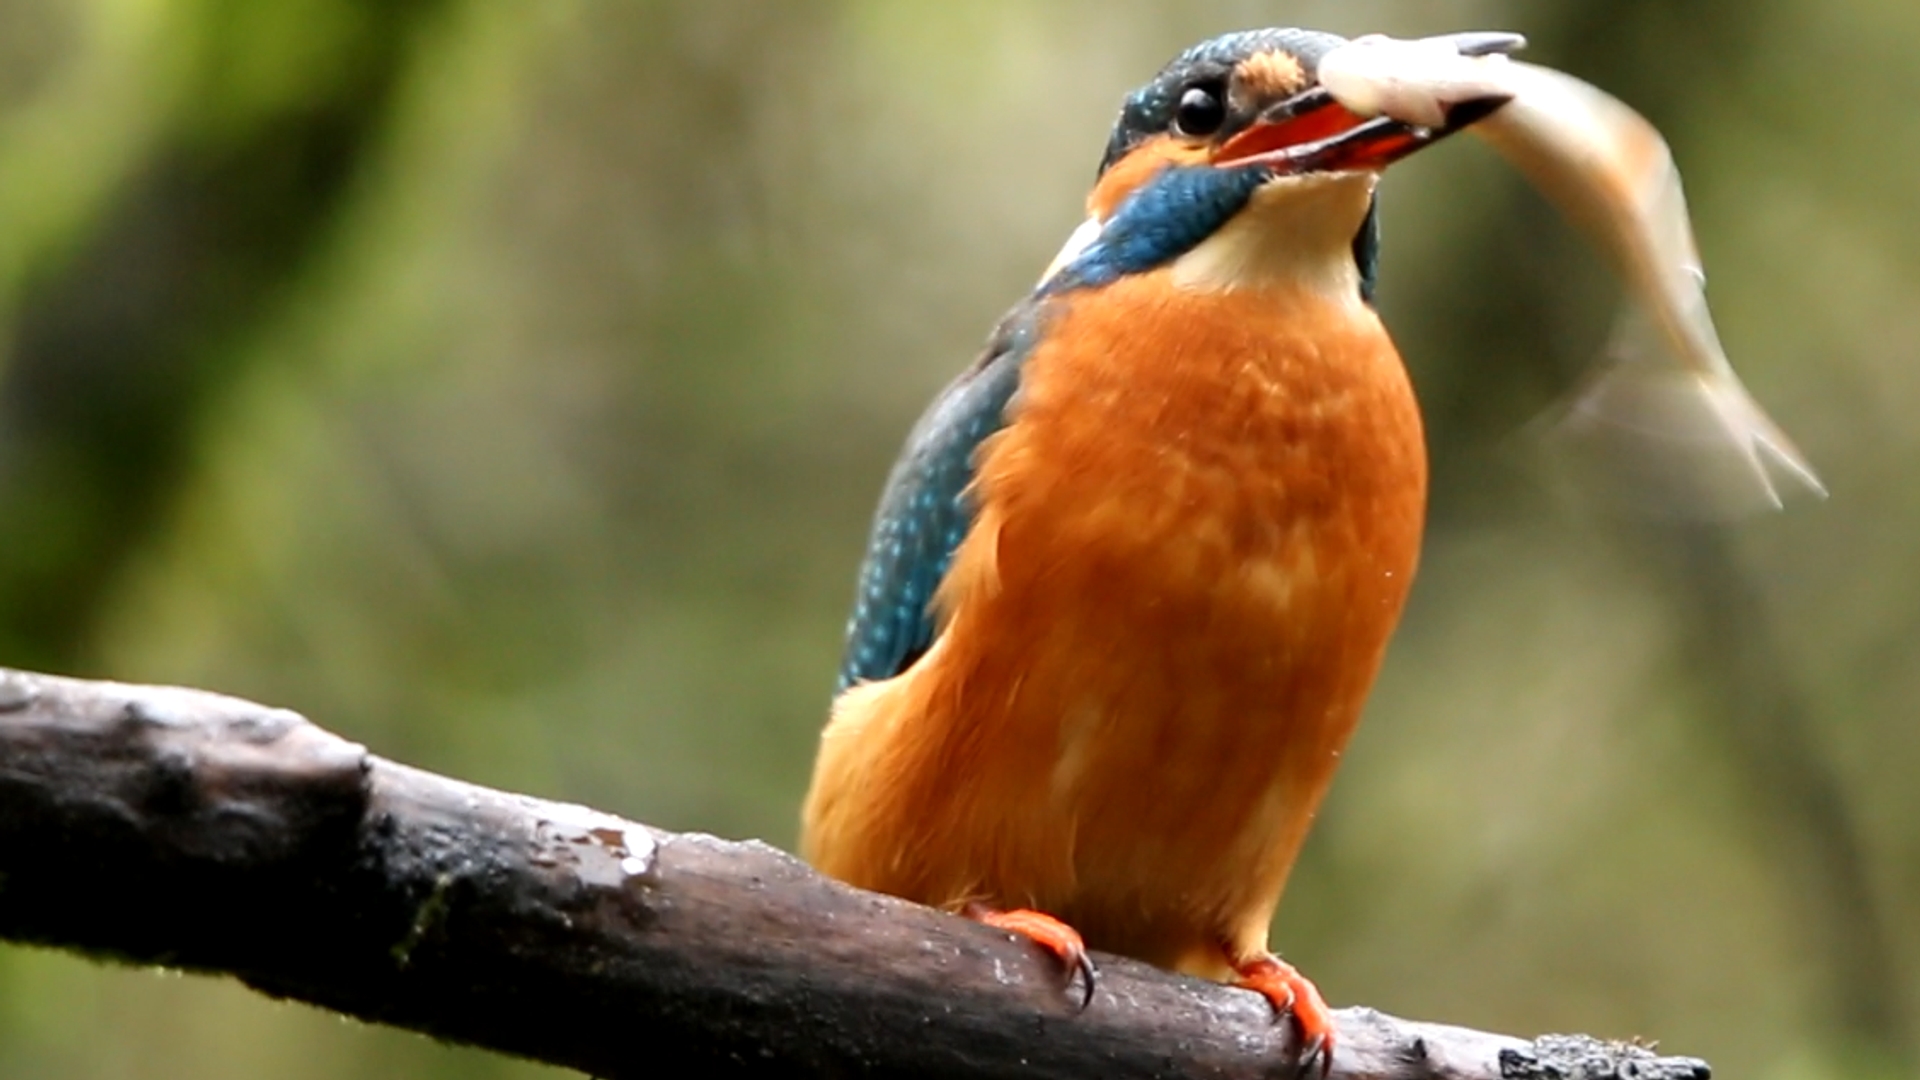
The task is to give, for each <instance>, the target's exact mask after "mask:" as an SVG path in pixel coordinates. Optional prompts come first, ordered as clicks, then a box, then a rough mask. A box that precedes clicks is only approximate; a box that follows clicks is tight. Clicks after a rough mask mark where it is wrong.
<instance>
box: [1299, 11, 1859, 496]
mask: <svg viewBox="0 0 1920 1080" xmlns="http://www.w3.org/2000/svg"><path fill="white" fill-rule="evenodd" d="M1514 37H1515V36H1514V35H1498V34H1491V33H1487V34H1479V35H1476V34H1449V35H1445V36H1442V37H1435V38H1417V39H1410V40H1409V39H1399V38H1391V37H1387V36H1385V35H1380V34H1369V35H1366V36H1362V37H1357V38H1354V39H1353V40H1352V41H1350V42H1348V43H1346V44H1344V45H1341V46H1339V47H1337V48H1335V49H1333V50H1332V51H1330V52H1329V53H1328V54H1327V55H1326V56H1324V57H1322V58H1321V61H1320V67H1319V72H1318V75H1319V81H1320V85H1321V87H1322V88H1323V89H1325V90H1326V91H1327V92H1328V93H1329V94H1330V95H1331V96H1332V97H1333V98H1334V100H1335V101H1337V102H1339V103H1340V104H1341V105H1342V106H1343V107H1345V108H1346V109H1347V110H1348V111H1350V112H1353V113H1356V114H1358V115H1361V116H1379V115H1386V116H1389V117H1391V118H1392V119H1395V120H1399V121H1402V122H1404V123H1410V124H1418V125H1423V126H1428V127H1438V126H1440V125H1441V124H1443V123H1444V122H1445V119H1446V116H1447V111H1448V110H1449V109H1450V108H1451V107H1452V106H1453V105H1455V104H1458V103H1461V102H1467V101H1474V100H1484V99H1486V98H1487V97H1489V96H1494V95H1504V96H1506V97H1507V98H1508V100H1507V102H1506V104H1504V105H1501V106H1500V107H1498V108H1496V109H1494V110H1493V111H1491V112H1490V113H1488V114H1487V115H1486V116H1485V117H1484V118H1483V119H1481V120H1479V121H1478V122H1476V123H1474V124H1473V125H1472V126H1471V127H1470V128H1469V129H1468V130H1470V131H1472V132H1473V133H1474V134H1476V135H1477V136H1479V138H1480V139H1481V140H1482V141H1483V142H1485V143H1487V144H1488V145H1489V146H1491V147H1492V148H1493V149H1494V150H1495V151H1496V152H1498V153H1499V154H1500V156H1501V157H1503V158H1504V159H1506V161H1507V162H1508V163H1509V164H1510V165H1512V166H1513V167H1514V168H1516V169H1517V170H1518V171H1519V172H1520V173H1521V174H1522V175H1523V176H1525V177H1526V178H1527V180H1528V181H1529V182H1530V183H1531V184H1532V185H1533V186H1534V187H1535V188H1536V189H1538V190H1539V191H1540V192H1541V193H1542V194H1543V195H1545V196H1546V197H1547V198H1548V199H1549V201H1551V202H1552V203H1554V204H1555V205H1556V206H1557V207H1558V208H1559V210H1560V212H1561V213H1562V215H1564V216H1565V217H1566V218H1567V219H1568V220H1569V221H1570V222H1571V223H1572V224H1574V225H1575V226H1576V227H1577V228H1578V229H1579V230H1580V231H1581V232H1583V233H1584V234H1586V235H1587V236H1588V237H1589V239H1590V240H1591V241H1592V242H1593V243H1594V244H1595V245H1596V246H1597V247H1598V248H1599V249H1600V250H1601V252H1602V253H1603V254H1604V256H1605V258H1606V261H1607V262H1608V263H1609V264H1610V265H1611V267H1612V269H1613V271H1614V272H1615V274H1616V275H1617V276H1618V277H1619V278H1620V280H1621V282H1622V284H1623V286H1624V291H1625V293H1626V299H1625V301H1624V302H1623V304H1622V308H1621V312H1620V315H1619V317H1618V318H1617V319H1616V322H1615V326H1614V330H1613V334H1612V337H1611V338H1610V340H1609V342H1608V344H1607V347H1606V349H1605V352H1604V354H1603V359H1602V362H1601V363H1600V364H1599V365H1597V366H1596V368H1595V369H1594V370H1593V371H1591V372H1590V373H1589V374H1588V376H1587V377H1586V378H1584V379H1583V380H1582V381H1581V384H1580V385H1579V386H1578V388H1577V389H1576V390H1575V391H1574V392H1573V393H1572V394H1571V395H1569V397H1568V399H1567V400H1566V401H1564V402H1563V403H1562V404H1561V406H1560V407H1559V408H1557V409H1556V410H1554V412H1553V413H1552V414H1551V416H1550V418H1549V420H1548V423H1547V425H1546V427H1547V429H1548V430H1550V431H1551V432H1552V433H1553V434H1554V435H1555V436H1556V437H1558V438H1560V439H1562V440H1564V441H1565V442H1566V443H1568V444H1570V445H1571V447H1572V448H1573V449H1575V450H1576V451H1578V452H1581V453H1587V452H1598V453H1599V454H1600V455H1602V456H1601V458H1600V460H1602V461H1604V462H1606V463H1608V464H1609V465H1610V466H1611V467H1613V468H1614V469H1615V470H1616V471H1618V472H1620V473H1622V474H1623V475H1624V477H1625V479H1626V480H1627V481H1628V482H1627V483H1625V484H1621V485H1615V486H1616V487H1619V488H1621V489H1623V490H1626V491H1629V492H1630V493H1631V496H1630V497H1631V499H1632V501H1633V503H1634V504H1635V505H1636V506H1638V507H1639V508H1641V509H1645V510H1649V511H1652V512H1654V513H1657V514H1661V515H1673V516H1684V517H1708V518H1720V517H1727V516H1737V515H1740V514H1744V513H1748V512H1751V511H1753V510H1756V509H1765V508H1772V509H1779V508H1781V507H1782V506H1783V505H1784V504H1785V501H1786V497H1787V496H1788V495H1790V494H1792V493H1794V492H1806V493H1809V494H1811V495H1812V496H1814V497H1818V498H1824V497H1825V496H1826V493H1827V492H1826V487H1825V486H1824V485H1823V484H1822V483H1821V482H1820V478H1819V476H1818V475H1817V474H1816V473H1815V472H1814V469H1813V467H1812V465H1811V464H1809V463H1808V461H1807V459H1806V458H1805V457H1804V456H1803V455H1802V454H1801V453H1800V451H1799V450H1798V449H1797V448H1795V446H1794V445H1793V443H1792V441H1791V440H1789V439H1788V438H1787V436H1786V434H1785V433H1784V432H1783V431H1781V430H1780V427H1779V426H1778V425H1777V424H1775V423H1774V421H1773V420H1772V418H1771V417H1769V416H1768V415H1767V413H1766V410H1765V409H1764V408H1762V407H1761V405H1760V403H1759V402H1758V401H1756V400H1755V399H1754V398H1753V396H1752V395H1751V394H1750V393H1749V392H1748V391H1747V389H1746V387H1745V385H1744V384H1742V383H1741V381H1740V377H1739V375H1738V374H1736V373H1735V371H1734V368H1733V364H1732V362H1731V361H1729V360H1728V358H1727V354H1726V350H1725V349H1724V347H1723V346H1722V345H1721V343H1720V336H1719V334H1718V332H1717V331H1716V330H1715V328H1714V324H1713V316H1712V314H1711V313H1710V312H1709V310H1708V307H1707V295H1706V271H1705V268H1704V266H1703V264H1702V260H1701V257H1700V249H1699V245H1698V243H1697V242H1696V241H1695V239H1694V233H1693V225H1692V221H1691V219H1690V217H1689V216H1688V213H1687V201H1686V195H1685V193H1684V192H1683V190H1682V188H1681V182H1680V170H1679V168H1678V167H1677V166H1676V165H1675V163H1674V157H1673V151H1672V149H1671V147H1669V146H1668V145H1667V141H1666V139H1665V138H1663V137H1662V136H1661V134H1660V132H1659V130H1658V129H1657V128H1656V127H1655V126H1654V125H1653V123H1652V122H1651V121H1649V120H1647V118H1646V117H1644V116H1642V115H1640V114H1639V113H1638V112H1636V111H1634V109H1633V108H1632V107H1631V106H1629V105H1627V104H1626V103H1625V102H1623V101H1621V100H1620V99H1619V98H1616V97H1614V96H1613V95H1611V94H1609V93H1607V92H1606V91H1604V90H1602V89H1600V88H1599V87H1597V86H1594V85H1593V84H1591V83H1588V82H1585V81H1583V80H1581V79H1578V78H1576V77H1574V76H1572V75H1569V74H1566V73H1565V72H1562V71H1556V70H1554V69H1552V68H1549V67H1543V66H1540V65H1537V64H1529V63H1524V62H1521V61H1518V60H1513V59H1511V58H1509V57H1507V56H1506V55H1504V51H1505V50H1504V49H1502V50H1500V51H1489V50H1484V49H1474V48H1471V47H1469V46H1468V45H1466V44H1463V43H1471V42H1473V41H1475V40H1479V39H1488V40H1492V39H1503V40H1508V41H1510V40H1512V39H1513V38H1514ZM1470 54H1471V55H1470Z"/></svg>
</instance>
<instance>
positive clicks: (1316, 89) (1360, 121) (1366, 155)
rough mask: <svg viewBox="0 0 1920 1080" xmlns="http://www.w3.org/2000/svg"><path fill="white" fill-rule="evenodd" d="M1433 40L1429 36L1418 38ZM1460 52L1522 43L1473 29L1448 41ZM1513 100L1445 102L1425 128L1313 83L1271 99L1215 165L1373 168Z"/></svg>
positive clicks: (1279, 169)
mask: <svg viewBox="0 0 1920 1080" xmlns="http://www.w3.org/2000/svg"><path fill="white" fill-rule="evenodd" d="M1425 40H1432V39H1423V41H1425ZM1443 40H1445V41H1446V43H1447V44H1449V45H1452V46H1453V47H1454V48H1456V49H1457V50H1458V52H1459V54H1460V55H1462V56H1483V55H1486V54H1489V53H1505V52H1509V51H1511V50H1513V49H1516V48H1519V47H1521V46H1522V45H1524V44H1525V39H1524V38H1521V37H1520V36H1519V35H1517V34H1501V33H1489V32H1474V33H1466V34H1452V35H1448V36H1447V37H1446V38H1445V39H1443ZM1510 100H1512V95H1510V94H1505V93H1489V94H1486V95H1484V96H1475V97H1470V98H1467V99H1465V100H1461V101H1456V102H1453V103H1451V104H1450V105H1448V106H1447V107H1446V109H1445V111H1444V113H1443V119H1442V121H1441V122H1440V123H1439V124H1436V125H1432V126H1427V125H1421V124H1412V123H1408V122H1406V121H1402V120H1396V119H1393V118H1392V117H1388V116H1377V117H1371V118H1369V117H1365V116H1361V115H1359V114H1358V113H1354V112H1351V111H1349V110H1348V109H1347V108H1346V107H1345V106H1343V105H1341V104H1340V103H1339V102H1338V101H1336V100H1334V97H1333V95H1332V94H1331V93H1329V92H1328V91H1327V90H1326V88H1324V87H1321V86H1312V87H1309V88H1307V89H1305V90H1302V91H1301V92H1299V93H1297V94H1295V95H1293V96H1292V97H1289V98H1286V99H1285V100H1283V101H1279V102H1276V103H1275V104H1273V105H1271V106H1269V107H1268V108H1267V109H1266V110H1265V111H1263V112H1262V113H1261V114H1260V115H1259V116H1258V117H1256V118H1255V119H1254V121H1253V122H1252V123H1251V124H1249V125H1247V127H1246V128H1244V129H1242V130H1241V131H1239V132H1237V133H1236V134H1234V135H1233V137H1231V138H1229V139H1228V140H1227V141H1226V142H1224V143H1222V144H1221V145H1220V146H1219V147H1218V148H1217V149H1216V150H1215V151H1214V152H1213V156H1212V162H1213V164H1214V165H1219V166H1229V165H1261V166H1264V167H1266V168H1269V169H1272V170H1273V171H1274V172H1276V173H1278V174H1280V175H1284V176H1298V175H1304V174H1307V173H1323V172H1356V171H1362V170H1368V171H1373V172H1378V171H1380V170H1382V169H1385V168H1386V167H1387V166H1388V165H1391V164H1393V163H1394V162H1396V161H1399V160H1400V159H1401V158H1403V157H1406V156H1407V155H1409V154H1411V153H1413V152H1415V151H1416V150H1421V149H1424V148H1426V147H1428V146H1432V145H1433V144H1434V143H1437V142H1439V141H1440V140H1441V139H1444V138H1446V137H1447V136H1449V135H1451V134H1453V133H1454V132H1456V131H1459V130H1460V129H1461V128H1464V127H1466V126H1467V125H1469V124H1471V123H1473V122H1474V121H1476V120H1479V119H1481V118H1482V117H1485V116H1487V115H1488V114H1489V113H1491V112H1493V111H1494V110H1495V109H1498V108H1499V107H1500V106H1502V105H1505V104H1506V103H1507V102H1508V101H1510Z"/></svg>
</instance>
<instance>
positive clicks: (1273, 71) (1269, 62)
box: [1233, 52, 1307, 101]
mask: <svg viewBox="0 0 1920 1080" xmlns="http://www.w3.org/2000/svg"><path fill="white" fill-rule="evenodd" d="M1233 81H1234V82H1236V83H1238V84H1239V88H1240V89H1241V90H1244V91H1245V92H1246V96H1247V98H1249V99H1251V100H1254V101H1266V100H1268V99H1270V98H1282V97H1286V96H1287V95H1289V94H1292V93H1295V92H1297V91H1298V90H1299V89H1300V88H1301V87H1303V86H1305V85H1307V73H1306V70H1305V69H1303V68H1302V67H1301V66H1300V61H1298V60H1295V59H1294V58H1293V57H1291V56H1288V55H1287V54H1286V53H1283V52H1263V53H1261V54H1259V55H1258V56H1251V57H1248V58H1247V59H1245V60H1243V61H1241V62H1240V66H1239V67H1238V68H1237V69H1235V70H1234V73H1233Z"/></svg>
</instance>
